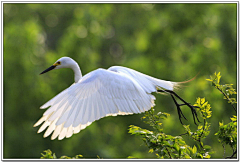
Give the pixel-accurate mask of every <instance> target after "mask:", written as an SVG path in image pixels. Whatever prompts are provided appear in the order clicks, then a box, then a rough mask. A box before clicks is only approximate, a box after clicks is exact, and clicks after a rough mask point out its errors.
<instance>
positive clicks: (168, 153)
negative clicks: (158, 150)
mask: <svg viewBox="0 0 240 162" xmlns="http://www.w3.org/2000/svg"><path fill="white" fill-rule="evenodd" d="M166 150H167V152H168V155H169V157H170V159H172V156H171V154H170V152H169V151H168V148H166Z"/></svg>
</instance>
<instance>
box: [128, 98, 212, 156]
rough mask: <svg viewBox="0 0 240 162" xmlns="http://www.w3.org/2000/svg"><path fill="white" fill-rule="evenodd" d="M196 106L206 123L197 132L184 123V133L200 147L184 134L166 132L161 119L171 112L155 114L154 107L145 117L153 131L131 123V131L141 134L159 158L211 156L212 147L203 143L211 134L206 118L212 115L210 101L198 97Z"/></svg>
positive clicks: (150, 150)
mask: <svg viewBox="0 0 240 162" xmlns="http://www.w3.org/2000/svg"><path fill="white" fill-rule="evenodd" d="M194 106H198V107H199V111H200V112H201V114H202V118H203V119H204V124H203V125H199V126H198V129H197V130H196V131H195V132H192V131H191V130H190V128H189V125H183V127H184V128H185V131H186V133H185V134H183V135H188V136H189V137H191V138H192V139H193V140H194V141H196V142H198V148H197V147H196V146H195V145H194V146H189V145H188V144H187V143H186V142H185V140H184V139H183V137H182V136H172V135H167V134H165V133H164V132H163V126H162V122H161V120H164V119H166V118H167V117H168V116H170V114H167V113H162V112H159V113H157V114H154V109H153V108H151V109H150V110H149V111H148V112H146V113H145V115H144V117H143V119H144V122H145V123H147V124H149V125H150V126H151V127H152V128H153V131H150V130H147V129H142V128H140V127H138V126H134V125H130V128H129V133H131V134H132V135H138V136H141V137H142V139H143V141H144V142H145V144H146V146H147V147H148V148H149V153H155V154H156V156H157V158H171V159H173V158H174V159H176V158H178V159H189V158H210V157H211V156H210V154H212V153H213V152H209V151H210V150H211V147H210V146H208V145H203V142H202V139H204V138H206V137H207V136H208V134H209V127H210V124H208V122H206V121H205V120H206V118H210V117H211V111H210V108H211V107H210V105H209V104H208V102H205V98H198V99H197V101H196V104H195V105H194Z"/></svg>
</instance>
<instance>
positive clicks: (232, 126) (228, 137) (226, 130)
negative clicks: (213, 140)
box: [215, 115, 237, 153]
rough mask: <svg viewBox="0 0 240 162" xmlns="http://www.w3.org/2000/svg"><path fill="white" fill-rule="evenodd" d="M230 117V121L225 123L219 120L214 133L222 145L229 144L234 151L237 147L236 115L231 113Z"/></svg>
mask: <svg viewBox="0 0 240 162" xmlns="http://www.w3.org/2000/svg"><path fill="white" fill-rule="evenodd" d="M230 119H231V122H229V123H228V124H225V125H224V124H223V122H219V131H218V132H217V133H215V135H217V136H218V139H219V142H220V143H221V144H222V145H223V146H224V145H230V146H231V148H232V150H233V153H234V152H235V151H236V149H237V116H235V115H233V117H232V118H230Z"/></svg>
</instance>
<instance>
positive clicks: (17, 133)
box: [3, 3, 237, 158]
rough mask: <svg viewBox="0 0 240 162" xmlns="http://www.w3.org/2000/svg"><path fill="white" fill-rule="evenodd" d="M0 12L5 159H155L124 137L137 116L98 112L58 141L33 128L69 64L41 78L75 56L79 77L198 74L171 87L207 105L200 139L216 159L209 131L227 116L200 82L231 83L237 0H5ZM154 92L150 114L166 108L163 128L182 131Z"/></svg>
mask: <svg viewBox="0 0 240 162" xmlns="http://www.w3.org/2000/svg"><path fill="white" fill-rule="evenodd" d="M3 9H4V15H3V18H4V24H3V27H4V55H3V58H4V65H3V74H4V76H3V88H4V91H3V94H4V97H3V101H4V107H3V108H4V110H3V113H4V114H3V117H4V118H3V120H4V123H3V126H4V128H3V135H4V136H3V142H4V143H3V144H4V146H3V149H4V150H3V158H39V157H40V156H41V154H40V153H41V152H43V150H46V149H51V150H52V151H53V152H55V153H56V155H57V156H58V157H59V156H61V155H67V156H75V155H76V154H82V155H83V156H84V157H85V158H97V155H98V156H100V157H101V158H126V157H128V156H134V157H138V158H155V155H154V154H152V153H148V149H147V147H145V145H144V143H143V142H142V140H141V139H140V138H138V137H135V136H131V135H130V134H128V128H129V127H128V126H129V125H132V124H133V125H137V126H140V127H142V128H147V129H150V128H149V127H148V125H146V124H145V123H143V122H142V120H141V117H142V116H143V114H138V115H129V116H117V117H106V118H103V119H100V120H99V121H97V122H94V123H92V124H91V125H90V126H89V127H87V128H86V129H84V130H82V131H81V132H80V133H79V134H76V135H73V136H72V137H71V138H69V139H64V140H62V141H58V140H54V141H51V140H50V137H48V138H43V137H42V136H43V134H44V133H41V134H37V130H38V128H39V127H37V128H33V124H34V123H35V122H36V121H37V120H38V119H39V118H40V117H41V116H42V114H43V112H44V111H45V110H40V109H39V107H40V106H41V105H43V104H44V103H45V102H47V101H48V100H50V99H51V98H52V97H54V96H55V95H56V94H58V93H59V92H61V91H62V90H64V89H65V88H67V87H68V86H70V85H71V84H72V83H73V81H74V80H73V72H71V70H70V69H61V70H56V71H55V70H54V71H51V72H49V73H47V74H44V75H41V76H40V75H39V73H40V72H42V71H43V70H45V69H46V68H48V67H49V66H51V65H52V64H53V63H54V62H55V61H56V60H57V59H58V58H60V57H62V56H69V57H72V58H73V59H74V60H76V61H77V62H78V63H79V65H80V68H81V70H82V73H83V74H86V73H88V72H90V71H92V70H95V69H97V68H100V67H101V68H109V67H110V66H112V65H120V66H126V67H129V68H132V69H135V70H137V71H140V72H143V73H145V74H148V75H151V76H154V77H156V78H160V79H164V80H171V81H176V82H178V81H185V80H188V79H191V78H192V77H194V76H195V75H197V74H198V73H199V74H198V76H197V77H196V79H195V80H193V81H192V82H190V83H187V84H185V86H183V87H182V88H181V89H180V90H179V91H178V92H177V93H178V94H179V95H180V96H181V97H182V98H183V99H185V100H186V101H188V102H191V103H192V104H193V103H194V102H195V101H196V98H197V97H206V100H207V101H209V103H210V104H211V106H212V111H213V116H212V118H211V119H210V121H209V122H211V123H212V125H211V133H210V135H209V136H208V138H206V139H205V141H204V143H205V144H207V145H210V146H212V148H213V150H214V151H216V153H215V154H213V155H212V157H213V158H222V156H223V152H224V150H223V148H222V146H221V144H219V143H218V140H217V138H216V137H215V136H214V133H216V132H217V131H218V123H219V121H224V122H225V123H226V122H229V121H230V119H229V118H230V117H231V116H232V115H233V114H235V112H234V110H233V108H232V107H231V105H229V104H227V102H226V101H225V100H223V99H222V98H223V96H222V94H220V93H219V92H218V91H217V90H216V89H214V88H213V87H212V86H211V84H210V82H207V81H206V80H205V79H207V78H209V76H210V75H212V74H213V73H214V72H215V71H216V72H219V71H220V72H221V74H222V76H223V78H222V80H221V83H222V84H226V83H233V84H234V87H235V88H236V83H237V4H226V3H225V4H224V3H223V4H209V3H208V4H117V3H115V4H37V3H35V4H7V3H5V4H4V5H3ZM155 96H156V98H157V99H156V102H155V103H156V106H155V109H156V111H157V112H158V111H162V112H167V113H170V114H171V116H170V117H169V118H168V119H167V120H164V121H163V126H164V130H165V132H166V133H168V134H171V135H179V134H182V133H184V129H183V127H182V125H181V124H180V122H179V120H178V115H177V111H176V107H175V105H174V103H173V101H172V99H171V97H170V96H168V95H160V94H155ZM182 109H183V113H184V114H185V116H186V117H187V118H188V119H189V120H188V121H184V122H185V124H190V125H191V127H192V129H193V130H194V129H196V126H195V125H194V124H193V120H192V115H191V111H190V109H189V108H187V107H186V108H185V107H183V108H182ZM186 140H188V139H186ZM189 142H191V141H190V140H189ZM193 144H194V143H192V145H193ZM230 153H231V149H230V148H226V154H230Z"/></svg>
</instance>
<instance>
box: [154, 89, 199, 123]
mask: <svg viewBox="0 0 240 162" xmlns="http://www.w3.org/2000/svg"><path fill="white" fill-rule="evenodd" d="M158 92H168V93H170V95H171V96H172V98H173V101H174V103H175V105H176V106H177V110H178V116H179V119H180V122H181V124H182V121H181V117H182V116H183V117H184V118H185V116H184V115H183V113H182V111H181V109H180V106H183V105H187V106H188V107H189V108H190V109H191V111H192V115H193V120H194V123H195V124H196V120H195V118H196V119H197V120H198V122H200V121H199V119H198V117H197V112H196V110H195V109H194V108H196V107H197V106H192V105H190V104H189V103H187V102H186V101H185V100H183V99H182V98H181V97H180V96H178V95H177V94H176V93H175V92H173V91H170V90H158ZM173 95H174V96H175V97H177V98H178V99H180V100H181V101H182V102H183V103H184V104H178V103H177V101H176V99H175V98H174V96H173ZM185 119H186V118H185ZM186 120H187V119H186ZM196 125H197V124H196Z"/></svg>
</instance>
